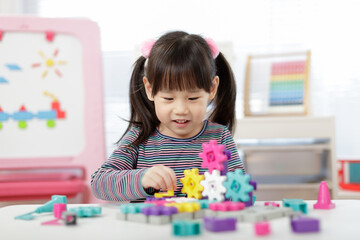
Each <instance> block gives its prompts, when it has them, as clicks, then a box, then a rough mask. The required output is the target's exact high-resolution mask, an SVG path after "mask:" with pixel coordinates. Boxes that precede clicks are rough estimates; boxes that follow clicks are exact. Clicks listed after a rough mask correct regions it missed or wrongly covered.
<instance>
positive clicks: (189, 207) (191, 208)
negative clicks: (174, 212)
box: [165, 202, 201, 212]
mask: <svg viewBox="0 0 360 240" xmlns="http://www.w3.org/2000/svg"><path fill="white" fill-rule="evenodd" d="M165 206H167V207H170V206H172V207H176V208H177V209H178V212H195V211H199V210H200V209H201V207H200V204H199V203H196V202H193V203H168V204H166V205H165Z"/></svg>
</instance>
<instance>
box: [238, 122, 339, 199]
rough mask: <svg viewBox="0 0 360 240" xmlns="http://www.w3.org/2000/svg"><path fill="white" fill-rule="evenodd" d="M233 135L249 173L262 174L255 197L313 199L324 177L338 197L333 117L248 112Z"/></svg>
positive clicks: (333, 193)
mask: <svg viewBox="0 0 360 240" xmlns="http://www.w3.org/2000/svg"><path fill="white" fill-rule="evenodd" d="M234 139H235V141H237V143H238V149H239V151H242V152H243V153H244V162H245V165H246V167H247V168H248V169H247V171H248V173H249V174H250V175H253V176H254V177H255V176H262V179H263V180H262V182H263V183H261V182H259V183H258V190H257V192H255V195H257V196H258V199H259V200H281V199H282V198H284V197H286V198H303V199H314V198H315V199H316V198H317V193H318V188H319V183H320V181H321V180H323V179H325V180H326V181H327V182H328V186H329V188H330V190H331V192H332V197H333V198H337V197H338V187H337V167H336V148H335V119H334V117H308V116H304V117H247V118H243V119H238V120H237V125H236V130H235V134H234ZM300 178H302V180H304V179H305V181H301V180H300ZM264 179H265V180H264ZM293 180H294V181H293ZM264 181H265V182H264Z"/></svg>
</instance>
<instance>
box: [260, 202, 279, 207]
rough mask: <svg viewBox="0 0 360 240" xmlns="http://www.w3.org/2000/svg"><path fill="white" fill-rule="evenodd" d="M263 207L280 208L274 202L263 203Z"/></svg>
mask: <svg viewBox="0 0 360 240" xmlns="http://www.w3.org/2000/svg"><path fill="white" fill-rule="evenodd" d="M264 205H265V206H273V207H280V204H278V203H276V202H265V204H264Z"/></svg>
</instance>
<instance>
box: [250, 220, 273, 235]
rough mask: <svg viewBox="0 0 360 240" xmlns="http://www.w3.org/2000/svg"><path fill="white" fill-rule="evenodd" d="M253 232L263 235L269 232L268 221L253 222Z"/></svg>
mask: <svg viewBox="0 0 360 240" xmlns="http://www.w3.org/2000/svg"><path fill="white" fill-rule="evenodd" d="M254 227H255V234H256V235H258V236H265V235H269V234H270V224H269V222H257V223H255V224H254Z"/></svg>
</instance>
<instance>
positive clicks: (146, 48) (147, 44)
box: [141, 39, 155, 58]
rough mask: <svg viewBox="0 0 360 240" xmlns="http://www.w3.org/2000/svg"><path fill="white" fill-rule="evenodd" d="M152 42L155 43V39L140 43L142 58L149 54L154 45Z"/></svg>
mask: <svg viewBox="0 0 360 240" xmlns="http://www.w3.org/2000/svg"><path fill="white" fill-rule="evenodd" d="M154 44H155V40H153V39H150V40H147V41H145V42H144V43H143V44H142V46H141V55H142V56H143V57H144V58H148V57H149V56H150V52H151V49H152V47H153V46H154Z"/></svg>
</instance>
